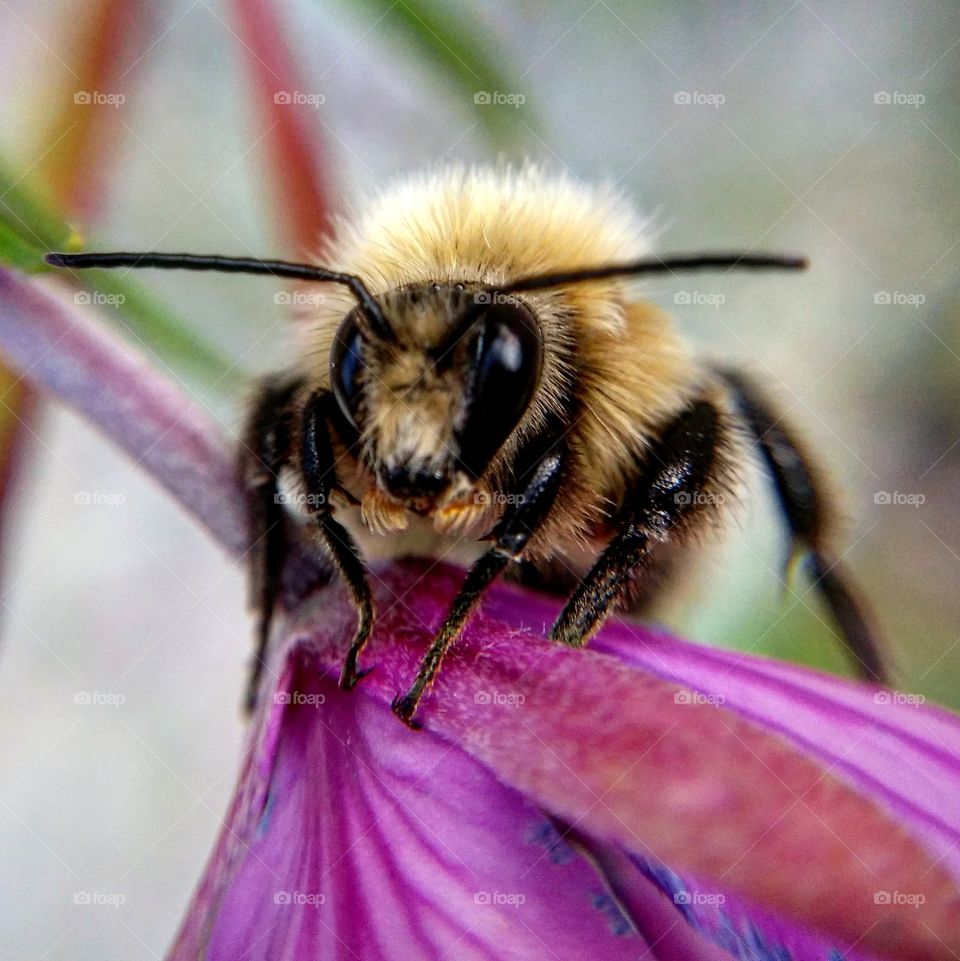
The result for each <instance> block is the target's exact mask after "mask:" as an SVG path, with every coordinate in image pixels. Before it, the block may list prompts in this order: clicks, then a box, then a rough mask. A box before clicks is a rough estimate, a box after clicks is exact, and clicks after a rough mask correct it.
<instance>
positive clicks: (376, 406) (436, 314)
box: [330, 284, 543, 513]
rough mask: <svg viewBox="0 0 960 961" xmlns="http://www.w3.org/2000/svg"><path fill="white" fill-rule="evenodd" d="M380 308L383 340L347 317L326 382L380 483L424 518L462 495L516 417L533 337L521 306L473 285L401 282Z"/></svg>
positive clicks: (534, 374) (534, 379) (535, 364)
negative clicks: (385, 326)
mask: <svg viewBox="0 0 960 961" xmlns="http://www.w3.org/2000/svg"><path fill="white" fill-rule="evenodd" d="M380 302H381V306H382V309H383V313H384V316H385V317H386V319H387V321H388V323H389V324H390V327H391V329H392V331H393V334H394V336H393V338H391V339H383V338H376V337H373V336H371V335H370V334H369V333H368V332H367V331H366V330H365V329H364V327H363V324H362V317H361V316H360V314H359V312H358V310H354V311H351V313H350V314H348V315H347V317H346V318H345V319H344V320H343V322H342V323H341V325H340V328H339V330H338V332H337V335H336V338H335V339H334V343H333V348H332V350H331V355H330V381H331V385H332V387H333V392H334V395H335V397H336V399H337V403H338V404H339V406H340V409H341V411H342V412H343V414H344V416H345V417H346V418H347V420H348V421H349V422H350V423H351V425H352V426H353V427H354V428H355V429H356V430H357V432H358V433H359V435H360V436H361V438H362V441H363V450H364V457H365V460H366V463H367V466H368V467H369V468H370V470H371V472H372V473H373V475H374V477H375V478H376V481H377V484H378V485H379V487H380V488H381V489H382V490H383V491H384V492H385V493H387V494H388V495H390V496H391V497H392V498H395V499H396V500H399V501H402V502H403V503H405V504H406V505H407V506H409V507H410V508H411V509H413V510H415V511H417V512H420V513H423V512H426V511H429V510H430V509H431V508H432V506H433V505H434V504H436V503H437V502H438V501H442V500H443V499H444V498H445V497H448V496H457V497H460V496H463V495H464V494H465V493H466V492H467V491H469V489H470V488H471V487H472V486H473V484H474V483H475V482H476V481H477V480H478V479H479V478H480V477H481V476H482V475H483V473H484V471H485V470H486V469H487V467H488V466H489V465H490V462H491V461H492V460H493V458H494V456H495V455H496V453H497V451H498V450H499V449H500V448H501V447H502V446H503V444H504V442H505V441H506V440H507V438H508V437H509V436H510V434H511V432H512V431H513V430H514V428H515V427H516V426H517V424H518V423H519V422H520V420H521V418H522V417H523V414H524V412H525V411H526V409H527V407H528V406H529V404H530V401H531V399H532V397H533V395H534V393H535V391H536V389H537V386H538V384H539V382H540V375H541V371H542V366H543V337H542V333H541V330H540V326H539V324H538V322H537V319H536V317H535V315H534V313H533V311H532V310H531V309H530V308H529V307H528V306H527V305H526V304H525V303H524V302H522V301H521V300H519V299H516V298H506V297H497V298H494V297H493V296H492V295H490V294H488V293H487V292H485V291H484V290H483V289H482V288H481V287H479V285H466V284H453V285H439V284H431V285H422V286H415V287H408V288H403V289H400V290H396V291H392V292H390V293H389V294H386V295H384V296H383V297H381V298H380Z"/></svg>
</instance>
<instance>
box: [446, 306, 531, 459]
mask: <svg viewBox="0 0 960 961" xmlns="http://www.w3.org/2000/svg"><path fill="white" fill-rule="evenodd" d="M474 325H475V326H476V327H478V328H479V334H478V337H477V341H476V346H475V352H474V360H473V375H472V381H471V384H470V388H469V393H468V398H469V400H468V405H469V406H468V411H467V418H466V423H465V424H464V427H463V429H462V430H461V431H460V435H459V441H460V461H461V466H462V467H463V468H464V469H465V470H466V471H467V472H468V473H469V474H470V475H471V476H472V477H475V478H476V477H479V476H480V475H481V474H482V473H483V472H484V470H486V468H487V465H488V464H489V463H490V461H491V460H492V459H493V457H494V455H495V454H496V453H497V451H498V450H499V449H500V447H501V446H502V445H503V443H504V441H506V439H507V437H509V436H510V432H511V431H512V430H513V429H514V427H516V426H517V424H518V423H519V421H520V418H521V417H522V416H523V414H524V412H525V411H526V409H527V407H528V405H529V404H530V400H531V398H532V397H533V394H534V391H535V390H536V389H537V385H538V384H539V383H540V372H541V370H542V368H543V337H542V335H541V333H540V325H539V324H538V323H537V320H536V318H535V317H534V316H533V313H532V312H531V311H530V310H529V308H527V307H526V306H524V305H523V304H520V303H505V304H491V305H489V306H488V305H484V306H482V307H481V308H479V311H478V312H477V314H476V319H475V321H474Z"/></svg>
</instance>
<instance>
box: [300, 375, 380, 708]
mask: <svg viewBox="0 0 960 961" xmlns="http://www.w3.org/2000/svg"><path fill="white" fill-rule="evenodd" d="M334 404H335V400H334V397H333V395H332V394H331V393H329V392H328V391H317V392H316V393H314V394H312V395H311V396H310V398H309V399H308V400H307V404H306V407H305V408H304V411H303V426H302V435H301V448H300V471H301V475H302V481H303V492H304V494H305V503H306V509H307V511H308V512H309V513H310V514H311V515H312V517H313V518H314V520H315V521H316V524H317V530H318V532H319V534H320V539H321V541H322V543H323V545H324V547H325V548H326V549H327V552H328V553H329V554H330V557H331V559H332V560H333V565H334V567H335V568H336V569H337V572H338V573H339V574H340V576H341V577H342V578H343V580H344V582H345V583H346V585H347V589H348V590H349V591H350V596H351V598H352V599H353V603H354V606H355V607H356V609H357V630H356V633H355V634H354V637H353V641H352V643H351V644H350V649H349V651H348V652H347V656H346V659H345V660H344V662H343V668H342V669H341V671H340V687H342V688H343V689H344V690H350V689H351V688H353V687H354V686H355V685H356V683H357V681H358V680H360V678H361V677H362V676H363V675H362V673H360V672H358V670H357V659H358V658H359V656H360V653H361V652H362V651H363V648H364V646H365V645H366V643H367V641H368V640H369V639H370V632H371V630H372V629H373V599H372V598H371V596H370V586H369V584H368V583H367V574H366V570H365V568H364V564H363V560H362V558H361V557H360V551H359V549H358V548H357V545H356V542H355V541H354V539H353V537H352V536H351V535H350V532H349V531H348V530H347V529H346V528H345V527H344V526H343V525H342V524H341V523H339V521H337V520H335V519H334V517H333V508H332V505H331V503H330V493H331V491H333V489H334V488H335V487H336V486H337V473H336V465H335V463H334V455H333V445H332V444H331V442H330V427H329V425H330V421H331V418H332V417H333V415H334V413H335V412H334Z"/></svg>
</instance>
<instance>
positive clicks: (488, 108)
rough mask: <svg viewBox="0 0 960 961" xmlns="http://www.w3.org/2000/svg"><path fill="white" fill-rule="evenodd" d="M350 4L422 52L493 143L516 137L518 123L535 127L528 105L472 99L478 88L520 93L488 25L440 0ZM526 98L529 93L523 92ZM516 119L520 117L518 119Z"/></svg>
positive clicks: (357, 0) (365, 0)
mask: <svg viewBox="0 0 960 961" xmlns="http://www.w3.org/2000/svg"><path fill="white" fill-rule="evenodd" d="M351 5H352V6H353V7H354V8H357V9H363V10H365V11H367V12H368V13H369V14H370V15H372V16H373V17H374V18H375V20H376V21H377V22H378V23H379V22H381V21H382V22H383V24H385V25H388V26H389V27H390V28H391V29H393V30H395V31H396V32H397V33H398V34H399V35H400V36H402V37H403V39H404V40H405V41H407V42H408V43H409V44H410V45H411V46H413V47H415V48H416V49H417V51H418V52H419V53H420V55H421V56H422V58H423V59H424V60H425V61H426V62H427V63H428V65H429V66H431V67H433V68H434V69H435V70H436V71H437V73H439V74H442V75H444V76H445V77H446V79H447V80H448V81H449V83H450V85H451V86H452V87H454V88H456V89H457V90H459V91H460V93H461V95H462V97H463V105H464V112H465V113H466V112H468V111H472V112H473V115H474V116H475V117H476V119H477V121H478V122H479V123H480V125H481V128H482V130H483V131H484V133H485V134H486V136H487V138H488V139H489V140H491V141H492V142H493V144H494V145H495V146H498V147H503V146H510V145H512V144H514V143H515V142H516V139H517V134H518V133H519V130H520V127H521V126H522V125H523V124H526V125H527V126H528V127H530V128H534V129H535V128H536V123H535V121H534V120H533V119H531V116H530V105H529V104H528V103H526V104H524V106H523V111H524V113H523V117H522V118H521V116H520V113H521V110H519V109H517V108H515V107H512V106H505V105H501V106H497V105H494V104H489V103H488V104H479V105H478V104H477V102H476V101H475V100H474V97H475V96H476V95H477V94H480V93H488V94H492V93H494V92H499V93H501V94H523V95H524V96H525V95H526V92H525V91H523V90H521V89H519V84H520V78H519V77H517V76H515V75H513V74H512V73H511V72H510V71H509V70H507V69H505V68H504V66H503V65H502V64H501V63H500V62H499V60H498V56H497V54H496V53H494V52H493V51H492V50H490V49H489V48H490V47H491V46H492V44H490V42H489V40H488V39H487V38H488V37H489V36H490V30H489V27H486V26H484V25H482V24H480V23H475V24H474V23H470V22H469V21H467V20H465V19H464V17H463V16H461V15H459V14H458V13H456V12H453V11H451V10H449V9H447V8H445V7H443V6H441V5H440V4H434V3H430V2H426V0H398V2H396V3H394V2H391V0H352V4H351ZM528 99H529V98H528ZM521 120H522V122H523V123H521Z"/></svg>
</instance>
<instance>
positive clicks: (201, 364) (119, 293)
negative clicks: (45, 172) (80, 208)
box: [0, 160, 238, 391]
mask: <svg viewBox="0 0 960 961" xmlns="http://www.w3.org/2000/svg"><path fill="white" fill-rule="evenodd" d="M78 246H79V237H78V235H77V233H76V231H75V230H74V229H73V228H72V227H71V226H70V225H69V224H68V223H67V222H66V221H64V220H63V219H61V218H60V217H58V216H57V214H56V213H55V211H54V210H53V209H52V208H51V206H50V205H49V204H48V203H47V202H46V201H45V200H43V198H42V197H41V196H40V195H39V194H38V193H36V192H33V191H31V190H30V189H28V188H27V187H26V185H25V184H24V182H23V181H22V180H20V181H18V180H17V179H16V178H14V177H13V176H12V175H11V173H10V167H9V165H8V164H6V163H4V162H3V161H2V160H0V263H3V264H7V265H9V266H12V267H16V268H17V269H19V270H23V271H26V272H29V273H38V272H41V271H52V269H53V268H50V267H48V266H47V265H46V264H45V263H44V262H43V255H44V254H45V253H46V252H47V251H50V250H64V249H66V250H72V249H76V248H77V247H78ZM57 273H59V274H60V275H61V276H63V277H64V278H65V279H67V280H70V281H72V282H74V283H75V284H77V285H79V286H83V287H85V288H87V289H88V290H91V291H96V292H97V293H102V294H107V295H111V296H112V297H113V298H114V299H115V300H116V301H117V302H118V303H119V304H121V305H122V308H123V310H122V317H123V320H124V322H123V326H124V327H125V328H126V329H128V330H129V331H130V332H132V333H133V334H134V335H135V336H136V337H137V338H139V339H140V340H142V341H143V343H144V344H145V345H146V346H147V347H148V348H150V349H151V350H153V351H155V352H156V354H157V355H158V357H160V358H161V360H162V361H163V362H164V363H166V364H168V365H169V366H170V367H171V368H172V369H173V370H175V371H176V372H177V373H179V374H181V375H183V376H187V377H195V378H197V379H198V380H202V381H203V382H204V384H205V385H206V386H214V385H216V387H217V388H218V389H220V390H222V391H227V390H229V388H230V386H231V384H232V383H235V382H236V380H237V376H238V375H237V372H236V370H235V365H234V364H233V363H232V362H231V361H230V359H229V358H228V357H225V356H223V355H222V354H220V353H218V352H217V350H216V349H215V348H214V347H212V346H211V345H209V344H207V343H205V342H204V341H203V340H202V338H200V337H199V336H198V335H197V330H196V329H195V327H194V326H193V325H191V324H190V323H188V322H187V321H184V320H183V319H181V318H179V317H177V316H175V315H174V314H172V313H171V312H170V310H169V309H168V308H167V307H165V306H163V305H162V304H161V303H160V302H159V301H158V300H157V299H156V298H154V297H153V296H152V295H150V294H148V293H147V292H146V291H145V290H144V289H143V288H142V287H140V286H139V285H137V284H135V283H133V282H131V281H130V280H128V279H127V278H126V277H124V276H122V275H120V274H115V273H110V271H106V270H96V271H89V272H82V273H81V272H73V271H57ZM108 316H109V315H108ZM231 371H233V374H232V376H230V377H228V374H230V373H231Z"/></svg>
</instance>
